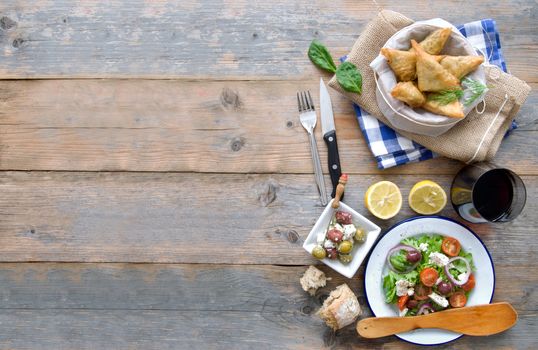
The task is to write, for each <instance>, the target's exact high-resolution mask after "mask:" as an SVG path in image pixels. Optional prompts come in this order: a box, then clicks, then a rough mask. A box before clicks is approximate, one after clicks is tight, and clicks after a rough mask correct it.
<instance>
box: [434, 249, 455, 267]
mask: <svg viewBox="0 0 538 350" xmlns="http://www.w3.org/2000/svg"><path fill="white" fill-rule="evenodd" d="M449 260H450V259H449V258H448V256H446V255H445V254H443V253H437V252H433V253H430V264H435V265H437V266H439V267H443V266H445V265H446V264H448V261H449Z"/></svg>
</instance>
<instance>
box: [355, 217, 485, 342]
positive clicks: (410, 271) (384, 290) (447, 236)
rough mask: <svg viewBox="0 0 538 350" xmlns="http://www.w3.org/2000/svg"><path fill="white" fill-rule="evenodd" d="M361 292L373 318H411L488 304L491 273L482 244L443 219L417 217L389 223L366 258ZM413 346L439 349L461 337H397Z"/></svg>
mask: <svg viewBox="0 0 538 350" xmlns="http://www.w3.org/2000/svg"><path fill="white" fill-rule="evenodd" d="M364 290H365V294H366V300H367V302H368V305H369V307H370V309H371V310H372V313H373V314H374V316H376V317H395V316H401V317H406V316H414V315H421V314H427V313H431V312H442V311H443V310H445V309H450V308H454V307H463V306H474V305H483V304H489V303H490V302H491V300H492V299H493V292H494V290H495V269H494V266H493V261H492V259H491V255H490V254H489V252H488V250H487V248H486V246H485V245H484V243H483V242H482V240H481V239H480V238H479V237H478V235H477V234H476V233H474V232H473V231H472V230H471V229H470V228H468V227H466V226H465V225H463V224H461V223H459V222H457V221H455V220H453V219H450V218H446V217H442V216H418V217H413V218H410V219H407V220H404V221H401V222H400V223H398V224H396V225H394V226H393V227H392V228H390V229H389V230H388V231H387V232H386V233H385V234H384V235H383V236H382V237H381V239H380V240H379V241H378V242H377V244H376V245H375V246H374V248H373V249H372V253H371V255H370V258H369V259H368V262H367V265H366V270H365V277H364ZM396 336H397V337H398V338H400V339H402V340H405V341H407V342H410V343H413V344H418V345H439V344H444V343H448V342H450V341H453V340H456V339H458V338H460V337H461V336H462V334H459V333H455V332H451V331H446V330H441V329H416V330H413V331H410V332H405V333H400V334H396Z"/></svg>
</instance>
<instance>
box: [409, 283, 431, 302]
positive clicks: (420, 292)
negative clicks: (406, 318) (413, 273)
mask: <svg viewBox="0 0 538 350" xmlns="http://www.w3.org/2000/svg"><path fill="white" fill-rule="evenodd" d="M430 294H432V289H431V288H430V287H426V286H425V285H423V284H422V283H419V284H418V285H417V286H416V287H415V294H414V296H413V297H414V298H415V300H426V299H428V295H430Z"/></svg>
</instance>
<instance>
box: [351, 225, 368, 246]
mask: <svg viewBox="0 0 538 350" xmlns="http://www.w3.org/2000/svg"><path fill="white" fill-rule="evenodd" d="M353 238H355V240H356V241H357V242H359V243H363V242H364V241H365V240H366V232H365V231H364V230H363V229H361V228H358V227H357V232H355V236H353Z"/></svg>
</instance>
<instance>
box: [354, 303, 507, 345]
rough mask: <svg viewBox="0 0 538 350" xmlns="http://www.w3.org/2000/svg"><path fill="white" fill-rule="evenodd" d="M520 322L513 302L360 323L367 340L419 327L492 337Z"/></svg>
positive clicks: (358, 324) (360, 328) (370, 319)
mask: <svg viewBox="0 0 538 350" xmlns="http://www.w3.org/2000/svg"><path fill="white" fill-rule="evenodd" d="M516 322H517V312H516V310H514V308H513V307H512V305H510V304H509V303H505V302H502V303H495V304H489V305H478V306H470V307H463V308H461V309H450V310H446V311H441V312H434V313H431V314H428V315H422V316H413V317H370V318H365V319H363V320H360V321H359V323H357V332H358V333H359V334H360V335H361V336H362V337H364V338H380V337H386V336H388V335H392V334H396V333H402V332H407V331H410V330H413V329H417V328H440V329H446V330H449V331H454V332H457V333H463V334H467V335H491V334H496V333H499V332H502V331H504V330H507V329H508V328H510V327H512V326H513V325H515V324H516Z"/></svg>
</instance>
